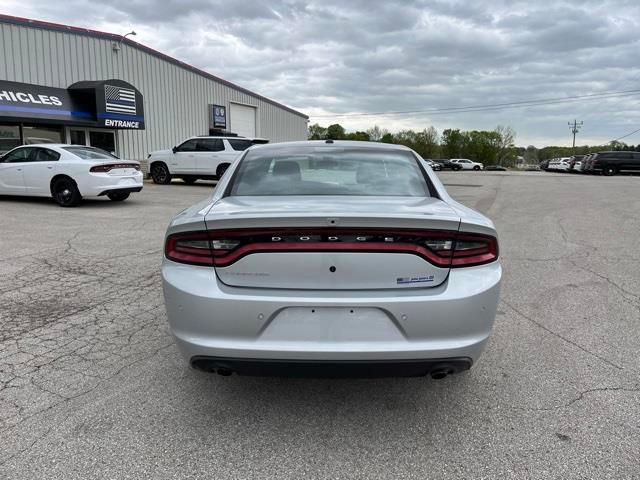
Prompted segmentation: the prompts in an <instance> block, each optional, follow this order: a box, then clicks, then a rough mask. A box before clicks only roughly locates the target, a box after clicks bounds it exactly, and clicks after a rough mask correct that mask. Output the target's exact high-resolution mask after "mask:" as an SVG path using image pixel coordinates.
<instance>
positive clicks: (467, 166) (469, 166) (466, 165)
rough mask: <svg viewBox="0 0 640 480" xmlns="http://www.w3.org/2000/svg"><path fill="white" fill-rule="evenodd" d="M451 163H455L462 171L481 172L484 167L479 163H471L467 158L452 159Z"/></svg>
mask: <svg viewBox="0 0 640 480" xmlns="http://www.w3.org/2000/svg"><path fill="white" fill-rule="evenodd" d="M451 162H452V163H457V164H458V165H460V166H461V167H462V169H463V170H482V169H483V168H484V165H482V164H481V163H480V162H472V161H471V160H469V159H468V158H452V159H451Z"/></svg>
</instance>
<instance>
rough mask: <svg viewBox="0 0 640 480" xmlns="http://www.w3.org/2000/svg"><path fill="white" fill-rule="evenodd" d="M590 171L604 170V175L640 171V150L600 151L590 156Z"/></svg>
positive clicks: (588, 165) (588, 169)
mask: <svg viewBox="0 0 640 480" xmlns="http://www.w3.org/2000/svg"><path fill="white" fill-rule="evenodd" d="M586 169H587V170H586V171H587V172H589V173H597V172H602V173H603V174H604V175H616V174H617V173H620V172H623V171H628V172H638V171H640V152H624V151H615V152H598V153H595V154H593V155H591V156H590V157H589V161H588V162H587V165H586Z"/></svg>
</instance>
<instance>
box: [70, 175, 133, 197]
mask: <svg viewBox="0 0 640 480" xmlns="http://www.w3.org/2000/svg"><path fill="white" fill-rule="evenodd" d="M76 182H77V184H78V189H79V190H80V194H81V195H82V196H83V197H99V196H101V195H106V194H107V193H110V192H116V191H117V192H139V191H140V190H142V187H143V185H144V184H143V175H142V172H140V171H137V172H135V173H132V174H129V175H109V174H108V173H90V174H89V175H84V176H82V177H78V178H77V180H76Z"/></svg>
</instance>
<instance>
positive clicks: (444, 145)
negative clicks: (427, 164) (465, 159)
mask: <svg viewBox="0 0 640 480" xmlns="http://www.w3.org/2000/svg"><path fill="white" fill-rule="evenodd" d="M464 146H465V135H464V133H462V132H461V131H460V130H459V129H455V130H454V129H451V128H447V129H446V130H444V131H443V132H442V142H441V144H440V150H441V152H442V157H443V158H458V157H461V156H462V150H463V148H464Z"/></svg>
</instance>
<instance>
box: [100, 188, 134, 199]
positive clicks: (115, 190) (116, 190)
mask: <svg viewBox="0 0 640 480" xmlns="http://www.w3.org/2000/svg"><path fill="white" fill-rule="evenodd" d="M141 190H142V187H127V188H111V189H109V190H105V191H104V192H100V193H99V194H98V196H99V197H101V196H103V195H106V194H107V193H135V192H140V191H141Z"/></svg>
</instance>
